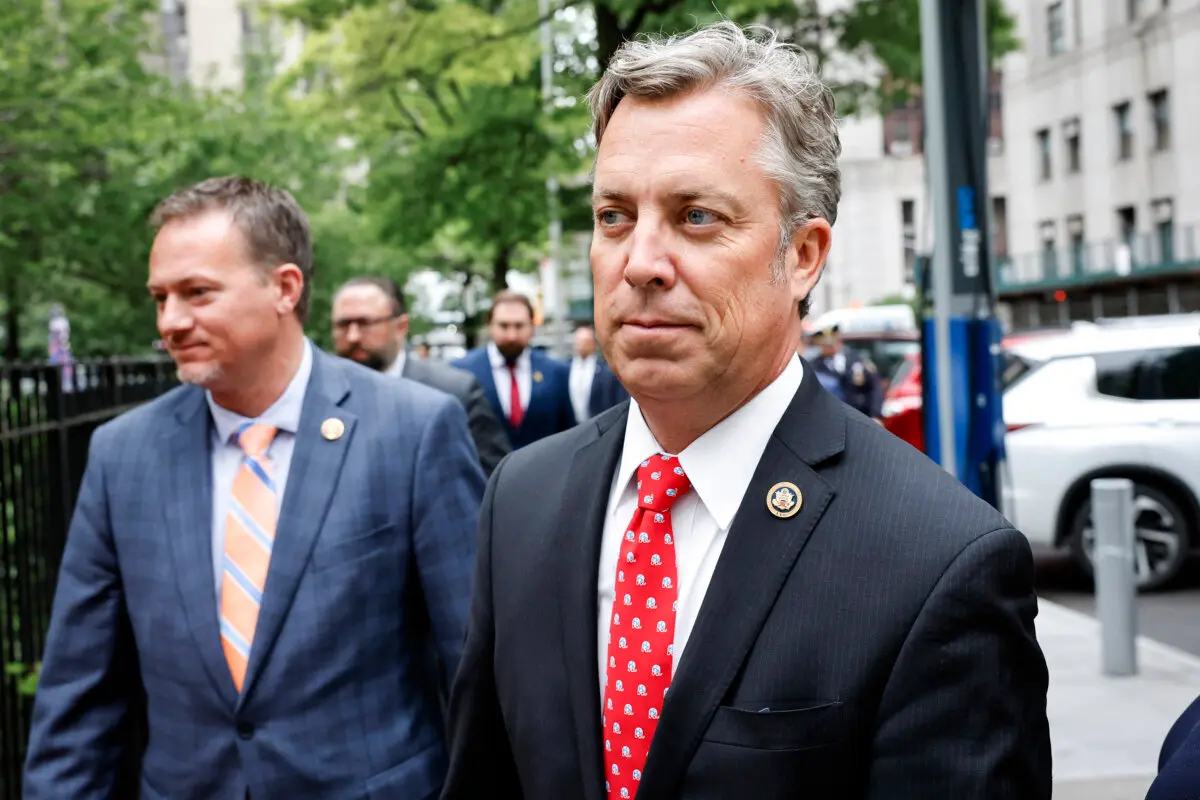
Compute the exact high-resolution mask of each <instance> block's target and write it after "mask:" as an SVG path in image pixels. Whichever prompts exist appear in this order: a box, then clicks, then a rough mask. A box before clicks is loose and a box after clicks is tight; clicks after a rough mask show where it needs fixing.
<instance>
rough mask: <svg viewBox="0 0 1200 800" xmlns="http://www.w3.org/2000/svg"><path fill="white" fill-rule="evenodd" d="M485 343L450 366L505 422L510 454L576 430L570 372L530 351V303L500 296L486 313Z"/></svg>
mask: <svg viewBox="0 0 1200 800" xmlns="http://www.w3.org/2000/svg"><path fill="white" fill-rule="evenodd" d="M487 321H488V343H487V344H486V345H484V346H483V347H477V348H475V349H474V350H472V351H471V352H469V353H467V354H466V355H465V356H463V357H462V358H461V359H459V360H458V361H455V362H454V366H456V367H459V368H461V369H465V370H467V371H468V372H470V373H471V374H472V375H474V376H475V377H476V379H478V380H479V383H480V384H481V385H482V386H483V390H484V392H485V393H486V394H487V398H488V400H489V401H490V402H491V404H492V408H494V409H495V410H496V413H497V414H498V415H499V416H500V419H502V420H503V421H504V429H505V431H506V432H507V433H508V439H509V441H510V442H511V443H512V447H513V449H514V450H516V449H518V448H521V447H524V446H525V445H528V444H532V443H533V442H536V441H538V440H539V439H544V438H546V437H547V436H550V435H552V434H555V433H559V432H560V431H565V430H567V429H568V428H571V427H572V426H574V425H575V412H574V411H572V409H571V392H570V374H571V373H570V369H569V368H568V367H567V365H566V364H563V363H561V362H558V361H555V360H554V359H552V358H550V357H549V356H548V355H546V354H545V353H542V352H538V351H536V350H533V349H531V348H530V346H529V343H530V342H531V341H532V340H533V303H531V302H530V301H529V298H528V297H526V296H525V295H523V294H520V293H518V292H511V291H503V292H498V293H497V294H496V296H495V297H493V298H492V307H491V309H489V310H488V319H487Z"/></svg>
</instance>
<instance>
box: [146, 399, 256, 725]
mask: <svg viewBox="0 0 1200 800" xmlns="http://www.w3.org/2000/svg"><path fill="white" fill-rule="evenodd" d="M176 421H177V422H178V423H179V424H178V427H176V429H175V432H174V433H173V434H172V436H171V441H170V442H169V443H167V447H166V448H165V452H166V453H169V454H170V455H169V456H168V457H167V458H168V462H167V465H166V469H165V472H166V476H167V477H166V480H167V494H166V497H165V498H163V502H162V503H161V504H160V505H161V507H162V511H163V516H164V523H165V525H164V527H163V530H164V531H166V536H167V542H168V546H169V549H170V551H171V558H172V560H173V562H174V569H173V570H172V571H173V572H174V574H175V579H176V581H177V582H178V584H179V594H180V602H181V605H182V607H183V614H184V617H185V618H186V619H187V624H188V629H189V630H190V631H191V632H192V638H194V639H195V641H196V649H197V650H198V651H199V655H200V663H201V664H202V665H203V666H204V671H205V672H207V673H208V677H209V678H210V679H211V680H212V682H213V687H214V688H215V689H216V690H217V694H219V695H220V696H221V697H222V698H223V699H225V700H226V701H227V702H228V703H229V705H230V706H233V704H234V702H235V700H236V698H237V690H236V689H235V688H234V685H233V678H232V677H231V676H230V674H229V667H228V665H227V664H226V663H225V657H224V655H223V654H222V650H221V633H220V629H219V627H218V621H217V589H216V578H215V577H214V575H213V566H212V564H213V552H212V461H211V457H210V453H209V449H210V443H209V437H210V436H211V431H212V420H211V417H210V416H209V413H208V407H207V403H206V401H205V399H204V392H203V391H201V390H200V389H196V388H192V389H189V390H188V393H187V394H186V395H185V396H184V398H183V400H182V401H181V404H180V408H179V410H178V412H177V414H176Z"/></svg>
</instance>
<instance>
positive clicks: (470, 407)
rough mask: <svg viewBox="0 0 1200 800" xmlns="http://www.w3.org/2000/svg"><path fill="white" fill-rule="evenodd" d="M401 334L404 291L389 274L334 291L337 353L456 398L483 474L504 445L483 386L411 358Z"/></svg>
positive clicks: (503, 450) (506, 448)
mask: <svg viewBox="0 0 1200 800" xmlns="http://www.w3.org/2000/svg"><path fill="white" fill-rule="evenodd" d="M407 337H408V314H407V313H406V310H405V307H404V293H403V292H401V291H400V287H399V286H397V285H396V282H395V281H394V280H392V279H391V278H386V277H375V276H364V277H358V278H354V279H352V280H350V281H347V282H346V283H344V284H342V286H341V288H339V289H338V291H337V294H335V295H334V298H333V343H334V347H335V349H336V350H337V354H338V355H340V356H342V357H343V358H349V359H352V360H354V361H357V362H359V363H360V364H365V365H366V366H368V367H370V368H371V369H374V370H378V371H379V372H382V373H384V374H385V375H392V376H394V377H397V378H408V379H410V380H414V381H417V382H418V383H423V384H425V385H426V386H432V387H433V388H434V389H440V390H441V391H443V392H446V393H447V394H450V395H453V396H454V397H456V398H457V399H458V401H459V402H460V403H461V404H462V406H463V408H464V409H466V412H467V419H468V422H469V423H470V426H471V437H472V438H473V439H474V440H475V449H476V450H477V451H478V453H479V464H480V466H482V467H483V471H484V474H485V475H491V474H492V470H494V469H495V468H496V465H497V464H499V463H500V459H502V458H504V456H506V455H508V452H509V450H510V447H509V444H508V437H507V435H505V432H504V428H502V427H501V426H500V420H499V419H497V418H496V415H495V414H494V413H493V412H492V407H491V404H490V403H488V401H487V398H486V397H485V396H484V394H483V387H482V386H480V385H479V381H477V380H475V378H474V376H472V375H471V374H470V373H469V372H466V371H465V370H461V369H455V368H454V367H451V366H449V365H447V364H441V363H438V362H436V361H429V360H424V359H418V358H413V357H412V356H411V354H409V353H408V351H407V350H406V348H405V343H406V341H407Z"/></svg>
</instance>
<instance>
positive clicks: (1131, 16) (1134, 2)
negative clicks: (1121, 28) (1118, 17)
mask: <svg viewBox="0 0 1200 800" xmlns="http://www.w3.org/2000/svg"><path fill="white" fill-rule="evenodd" d="M1141 10H1142V0H1125V20H1126V21H1127V22H1134V21H1135V20H1137V18H1138V16H1140V14H1141Z"/></svg>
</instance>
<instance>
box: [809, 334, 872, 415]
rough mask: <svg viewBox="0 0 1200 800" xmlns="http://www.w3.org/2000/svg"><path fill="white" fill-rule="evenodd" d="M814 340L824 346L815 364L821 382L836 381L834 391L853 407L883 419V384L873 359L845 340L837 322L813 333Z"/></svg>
mask: <svg viewBox="0 0 1200 800" xmlns="http://www.w3.org/2000/svg"><path fill="white" fill-rule="evenodd" d="M812 343H813V344H815V345H817V346H818V347H820V348H821V355H819V356H817V359H816V361H815V362H814V363H813V369H815V370H816V371H817V374H818V376H819V378H820V379H821V382H822V383H825V382H826V381H828V382H829V383H833V384H836V385H837V387H838V389H839V391H837V392H834V395H835V396H838V397H839V398H840V399H841V400H842V401H844V402H845V403H847V404H848V405H849V406H850V407H851V408H853V409H855V410H856V411H859V412H861V413H863V414H866V415H867V416H868V417H870V418H871V419H873V420H875V421H876V422H879V421H881V420H882V419H883V384H882V382H881V381H880V379H879V371H878V370H877V369H875V365H874V364H873V363H871V360H870V359H868V358H865V357H864V356H862V355H860V354H859V353H858V351H856V350H854V349H853V348H850V347H847V346H846V344H845V342H843V341H842V334H841V331H840V330H839V329H838V326H837V325H831V326H829V327H828V328H825V329H824V330H819V331H816V332H814V333H813V335H812Z"/></svg>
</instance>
